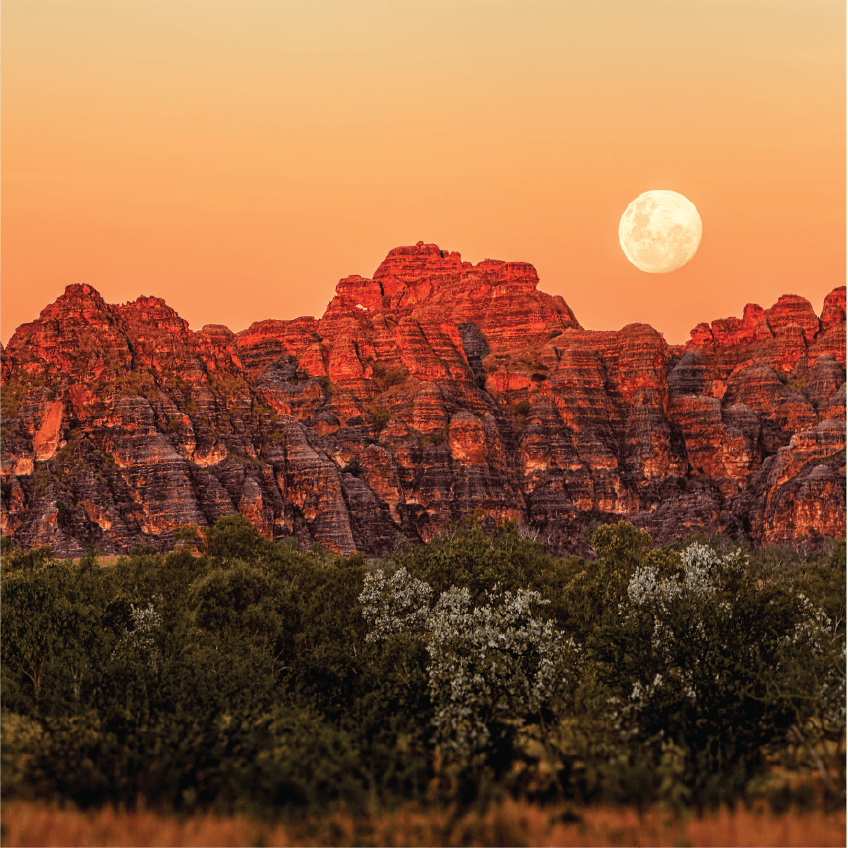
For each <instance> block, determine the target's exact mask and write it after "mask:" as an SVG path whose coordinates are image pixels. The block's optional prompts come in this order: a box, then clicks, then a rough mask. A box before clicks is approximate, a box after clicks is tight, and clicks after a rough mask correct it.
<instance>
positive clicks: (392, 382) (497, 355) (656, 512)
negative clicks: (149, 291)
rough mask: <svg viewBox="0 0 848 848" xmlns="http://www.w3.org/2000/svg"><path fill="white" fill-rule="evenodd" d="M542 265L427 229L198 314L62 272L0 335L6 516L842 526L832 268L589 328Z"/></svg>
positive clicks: (60, 543)
mask: <svg viewBox="0 0 848 848" xmlns="http://www.w3.org/2000/svg"><path fill="white" fill-rule="evenodd" d="M538 282H539V280H538V276H537V274H536V271H535V269H534V268H533V266H532V265H529V264H527V263H521V262H516V263H506V262H496V261H492V260H486V261H484V262H481V263H478V264H477V265H472V264H471V263H469V262H463V261H462V259H461V257H460V255H459V254H458V253H449V252H446V251H442V250H440V249H439V248H438V247H437V246H436V245H425V244H423V243H421V242H419V243H418V244H417V245H415V246H413V247H401V248H397V249H395V250H393V251H391V252H390V253H389V255H388V256H387V257H386V260H385V261H384V262H383V263H382V264H381V265H380V267H379V268H378V269H377V271H376V272H375V273H374V276H373V278H372V279H366V278H363V277H358V276H353V277H347V278H345V279H343V280H341V281H340V282H339V284H338V286H337V288H336V296H335V297H334V298H333V300H332V301H331V302H330V304H329V306H328V307H327V310H326V312H325V313H324V315H323V316H322V317H321V318H320V319H318V320H316V319H314V318H299V319H297V320H295V321H261V322H258V323H256V324H253V325H252V326H251V327H250V328H249V329H247V330H245V331H243V332H241V333H238V334H235V333H232V332H230V330H228V329H227V328H226V327H223V326H219V325H210V326H206V327H204V328H203V329H202V330H200V331H199V332H192V331H191V330H190V329H189V328H188V325H187V324H186V322H185V321H183V320H182V319H181V318H180V317H179V316H178V315H177V314H176V313H175V312H174V311H173V310H172V309H170V307H168V306H167V305H166V304H165V303H164V301H162V300H161V299H158V298H153V297H149V298H145V297H142V298H139V299H138V300H136V301H135V302H133V303H128V304H123V305H118V306H116V305H109V304H107V303H105V302H104V301H103V299H102V298H101V297H100V295H99V294H98V293H97V292H96V291H94V290H93V289H92V288H90V287H89V286H85V285H82V286H81V285H75V286H68V288H67V289H66V291H65V293H64V295H62V296H61V297H60V298H59V299H58V300H57V301H56V302H55V303H53V304H52V305H50V306H48V307H47V308H46V309H45V310H44V311H43V312H42V313H41V316H40V317H39V319H38V320H37V321H34V322H32V323H31V324H25V325H23V326H22V327H20V328H19V329H18V331H17V332H16V333H15V335H14V337H13V338H12V340H11V341H10V342H9V345H8V347H7V348H6V349H5V350H2V351H0V355H1V356H2V401H3V442H2V475H3V477H2V479H3V491H2V501H0V504H1V505H2V512H1V513H0V520H2V531H3V533H4V534H6V535H9V536H12V537H13V538H14V539H15V540H16V541H17V542H18V543H19V544H20V545H22V546H32V545H37V544H50V545H51V546H52V547H53V549H54V552H55V553H57V554H70V555H74V554H78V553H80V552H81V551H83V550H84V547H85V545H86V544H91V543H93V544H95V545H97V547H98V548H99V549H100V550H101V551H104V552H109V551H119V550H124V549H126V548H127V546H128V545H130V544H131V543H132V542H134V541H147V542H151V543H153V544H155V545H157V546H158V547H159V548H162V549H164V548H167V547H169V546H170V545H171V544H172V541H173V532H174V530H175V529H176V528H178V527H180V526H181V525H184V524H187V523H194V524H199V525H201V526H203V525H205V524H207V523H209V522H211V521H214V520H215V519H216V518H217V517H219V516H220V515H223V514H226V513H230V512H234V511H236V510H238V511H240V512H242V513H243V514H244V515H246V516H247V517H248V518H249V519H250V521H251V522H253V524H254V525H255V526H256V527H257V528H258V529H259V530H260V532H262V533H263V534H264V535H266V536H268V537H273V538H280V537H285V536H291V535H294V536H295V537H296V538H297V539H298V540H299V541H300V543H302V544H308V543H309V542H311V541H313V540H317V541H319V542H323V543H325V544H328V545H331V546H333V547H334V548H336V549H338V550H342V551H351V550H353V549H355V548H358V549H360V550H364V551H366V552H375V551H377V550H380V549H384V548H386V547H388V546H391V545H392V544H393V543H394V542H395V541H396V540H397V539H398V538H399V537H406V538H410V539H423V540H428V539H430V538H432V537H433V536H434V535H436V534H437V533H439V532H441V531H442V530H443V529H444V528H445V527H446V525H447V524H448V523H449V522H451V521H453V520H456V519H457V518H459V517H461V516H462V515H464V514H466V513H467V512H469V511H471V510H473V509H475V508H477V507H482V508H483V509H484V510H486V511H487V512H488V513H489V514H490V515H491V516H492V518H493V519H494V520H496V521H500V520H504V519H508V518H511V519H514V520H517V521H520V522H523V523H527V524H531V525H533V526H535V527H537V528H539V529H540V530H542V531H543V534H547V537H548V538H550V539H552V540H558V541H564V542H568V540H569V539H571V538H573V537H574V535H575V533H576V532H578V531H579V529H580V528H581V527H582V526H584V525H585V523H586V522H587V521H588V520H596V519H597V518H599V517H603V516H605V515H606V516H609V517H611V516H622V517H626V518H628V520H630V521H633V522H634V523H636V524H637V525H640V526H643V527H646V528H647V529H649V530H650V532H651V533H652V534H653V535H654V537H655V538H656V539H660V540H662V539H668V538H672V537H677V536H682V535H686V534H688V533H689V532H691V531H693V530H695V529H698V528H700V527H712V528H716V529H722V530H728V531H730V532H732V533H736V534H744V535H746V536H748V537H749V538H750V539H752V540H753V541H755V542H758V543H768V542H786V541H795V540H798V539H799V538H801V537H803V536H806V535H811V534H812V535H816V534H820V535H829V536H844V534H845V288H844V287H842V288H840V289H836V290H835V291H834V292H832V293H831V294H830V295H829V296H828V297H827V299H826V300H825V303H824V308H823V310H822V313H821V315H820V316H817V315H816V314H815V312H814V311H813V308H812V306H811V305H810V303H809V302H808V301H806V300H804V299H803V298H800V297H796V296H792V295H790V296H784V297H782V298H780V300H779V301H778V302H777V304H775V305H774V306H772V307H771V308H770V309H763V308H761V307H760V306H756V305H749V306H748V307H746V309H745V311H744V315H743V317H742V318H741V319H737V318H728V319H723V320H719V321H713V322H712V324H710V325H707V324H700V325H698V327H696V328H695V329H694V330H693V331H692V340H691V341H690V342H689V343H687V344H686V345H682V346H676V347H669V346H668V345H666V343H665V341H664V340H663V338H662V336H661V335H660V334H659V333H657V332H656V331H655V330H653V329H652V328H651V327H649V326H647V325H642V324H632V325H630V326H628V327H625V328H623V329H622V330H618V331H615V332H593V331H586V330H583V329H582V328H581V327H580V325H579V324H578V323H577V321H576V319H575V317H574V315H573V313H572V312H571V310H570V309H569V308H568V306H567V305H566V303H565V301H563V299H562V298H561V297H551V296H549V295H547V294H544V293H542V292H540V291H538V288H537V286H538Z"/></svg>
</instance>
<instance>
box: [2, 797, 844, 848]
mask: <svg viewBox="0 0 848 848" xmlns="http://www.w3.org/2000/svg"><path fill="white" fill-rule="evenodd" d="M574 819H579V820H577V821H575V820H574ZM2 844H3V846H12V845H33V846H45V848H47V846H102V845H114V846H142V845H157V846H182V845H189V846H237V845H245V846H255V845H267V846H271V845H558V846H569V845H585V846H595V845H656V846H664V845H668V846H671V845H691V846H701V845H703V846H742V845H746V846H795V845H828V846H829V845H845V811H844V810H842V811H839V812H834V813H827V814H825V813H821V812H811V813H782V814H779V815H776V814H773V813H771V812H767V811H752V810H743V809H738V810H736V811H735V812H731V811H729V810H722V811H720V812H718V813H713V814H710V815H707V816H705V817H703V818H697V817H694V816H693V817H674V816H672V815H670V814H669V813H665V812H662V811H659V810H654V811H650V812H647V813H643V814H642V815H641V816H640V815H639V814H638V813H637V812H636V811H635V810H628V809H611V808H606V809H605V808H589V809H581V810H579V811H577V814H576V815H575V814H574V811H572V810H568V811H566V810H565V809H564V808H560V809H548V808H545V809H542V808H540V807H535V806H531V805H527V804H521V803H517V802H514V801H504V802H502V803H501V804H499V805H498V806H497V807H494V808H492V809H491V810H490V811H489V812H488V813H486V814H484V815H474V814H467V815H463V816H456V815H455V814H453V813H451V812H450V811H448V810H428V811H422V810H420V809H414V808H411V807H405V808H401V809H399V810H395V811H392V812H385V813H380V814H375V813H370V814H367V815H364V816H360V817H356V818H354V817H352V816H350V815H347V814H341V813H339V814H336V815H333V816H330V817H328V818H326V819H322V820H318V821H314V822H309V823H305V824H298V825H282V824H271V823H266V822H261V821H258V820H256V819H249V818H245V817H241V816H235V817H228V818H220V817H216V816H212V815H197V816H192V817H189V818H185V819H179V818H177V817H174V816H165V815H160V814H157V813H153V812H149V811H139V812H125V811H119V810H115V809H114V808H105V809H102V810H98V811H94V812H80V811H77V810H73V809H67V808H66V809H59V808H57V807H51V806H47V805H44V804H37V803H31V802H26V801H10V802H6V803H4V804H3V807H2Z"/></svg>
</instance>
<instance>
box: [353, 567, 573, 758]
mask: <svg viewBox="0 0 848 848" xmlns="http://www.w3.org/2000/svg"><path fill="white" fill-rule="evenodd" d="M359 600H360V603H361V604H362V607H363V615H364V616H365V618H366V620H367V621H368V623H369V625H370V626H371V631H370V633H369V634H368V637H367V638H368V640H369V641H372V642H376V641H380V640H382V639H386V638H387V637H390V636H392V635H394V634H405V635H408V636H413V637H417V638H420V639H423V640H424V642H425V644H426V647H427V651H428V653H429V665H428V674H429V687H430V696H431V700H432V703H433V707H434V713H435V719H434V722H435V726H436V732H437V736H438V738H439V740H440V742H441V744H442V747H443V750H444V751H445V753H447V754H450V755H452V757H453V758H454V759H455V760H456V761H459V762H469V761H471V760H473V759H478V758H479V757H481V756H483V755H484V752H485V753H486V755H487V756H488V758H489V759H490V760H491V758H492V756H493V755H494V756H497V752H498V751H500V752H501V753H503V754H506V753H507V751H508V750H509V749H511V746H512V745H513V744H514V741H515V739H516V735H517V734H518V733H519V732H520V731H521V730H522V729H526V728H528V727H529V726H531V725H534V726H536V727H542V726H543V723H544V721H545V718H546V715H548V714H549V713H550V710H551V709H552V707H553V706H554V703H555V701H556V699H557V697H558V694H559V693H560V691H561V690H562V687H563V686H565V685H566V684H567V678H568V672H569V669H572V668H573V666H574V664H575V661H576V658H577V651H576V648H575V647H574V645H573V644H572V643H571V642H570V641H566V640H565V639H564V637H563V636H562V634H561V633H559V632H557V631H556V630H555V628H554V627H553V625H552V624H551V623H550V622H546V621H542V620H540V619H539V618H537V617H536V615H535V614H534V611H533V608H534V606H538V605H541V604H543V603H544V601H543V600H542V597H541V595H540V594H539V593H538V592H531V591H526V590H523V589H519V590H518V591H517V592H515V593H512V592H502V591H500V590H499V589H498V588H497V587H495V588H494V589H493V590H492V592H491V593H490V594H489V595H488V597H487V598H486V600H485V602H484V603H482V604H480V605H477V606H475V605H474V604H473V602H472V598H471V594H470V593H469V591H468V589H464V588H463V589H458V588H456V587H452V588H451V589H449V590H448V591H446V592H442V594H441V596H440V597H439V598H438V600H437V601H436V603H435V604H433V603H432V600H433V591H432V589H431V588H430V586H429V585H428V584H426V583H424V582H422V581H420V580H416V579H414V578H412V577H411V576H410V575H409V574H408V573H407V571H406V569H404V568H402V569H400V570H399V571H397V572H396V573H395V574H394V575H393V576H392V577H391V578H390V579H389V580H387V579H386V578H385V576H384V574H383V573H382V572H381V571H378V572H376V573H374V574H371V575H369V576H367V577H366V579H365V585H364V588H363V591H362V594H361V595H360V598H359ZM509 759H510V757H507V758H506V760H505V761H507V760H509Z"/></svg>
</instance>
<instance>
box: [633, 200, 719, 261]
mask: <svg viewBox="0 0 848 848" xmlns="http://www.w3.org/2000/svg"><path fill="white" fill-rule="evenodd" d="M703 231H704V230H703V225H702V223H701V216H700V215H699V214H698V210H697V209H696V208H695V205H694V204H693V203H692V202H691V201H690V200H687V199H686V198H685V197H684V196H683V195H682V194H678V193H677V192H676V191H664V190H655V191H646V192H645V193H644V194H640V195H639V196H638V197H637V198H636V200H634V201H633V202H632V203H631V204H630V205H629V206H628V207H627V209H626V210H625V211H624V214H623V215H622V216H621V223H620V224H619V225H618V239H619V241H620V242H621V249H622V250H623V251H624V254H625V256H627V258H628V259H629V260H630V261H631V262H632V263H633V264H634V265H635V266H636V267H637V268H639V269H640V270H642V271H646V272H647V273H649V274H668V273H669V272H670V271H674V270H676V269H677V268H680V267H681V266H682V265H685V264H686V263H687V262H688V261H689V260H690V259H691V258H692V257H693V256H694V255H695V252H696V251H697V250H698V245H700V243H701V236H702V235H703Z"/></svg>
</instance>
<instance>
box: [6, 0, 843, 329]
mask: <svg viewBox="0 0 848 848" xmlns="http://www.w3.org/2000/svg"><path fill="white" fill-rule="evenodd" d="M2 106H3V127H2V225H3V226H2V272H3V273H2V339H3V342H4V343H5V342H6V341H7V340H8V338H9V337H10V335H11V334H12V332H13V330H14V329H15V327H17V326H18V325H19V324H21V323H23V322H24V321H31V320H33V319H34V318H36V317H37V315H38V313H39V311H40V310H41V309H42V308H43V307H44V306H45V305H47V304H48V303H50V302H51V301H53V300H54V299H55V298H56V297H57V296H58V295H59V294H61V292H62V291H63V289H64V286H65V285H66V284H67V283H71V282H88V283H90V284H92V285H93V286H95V288H97V289H98V290H99V291H100V292H101V294H102V295H103V296H104V297H105V298H106V300H107V301H109V302H123V301H126V300H133V299H135V298H136V297H137V296H139V295H140V294H145V295H149V294H155V295H157V296H160V297H163V298H165V300H166V301H167V302H168V303H169V304H170V305H171V306H173V307H174V308H175V309H176V310H177V311H178V312H179V313H180V315H182V316H183V317H184V318H186V319H187V320H188V321H189V323H190V325H191V326H192V328H194V329H199V328H200V327H201V326H202V325H203V324H205V323H221V324H226V325H228V326H229V327H230V328H231V329H233V330H240V329H243V328H245V327H246V326H248V325H249V324H250V323H251V322H253V321H258V320H261V319H264V318H294V317H297V316H298V315H303V314H310V315H318V316H320V314H321V313H322V312H323V310H324V307H325V306H326V304H327V302H328V301H329V300H330V298H331V297H332V295H333V292H334V288H335V284H336V282H337V281H338V279H339V278H340V277H343V276H346V275H348V274H354V273H358V274H362V275H363V276H370V274H371V273H373V271H374V270H375V269H376V267H377V265H378V264H379V263H380V261H381V260H382V258H383V257H384V256H385V254H386V253H387V252H388V251H389V250H390V249H391V248H393V247H396V246H398V245H402V244H414V243H415V242H416V241H419V240H424V241H427V242H436V243H437V244H439V245H440V246H441V247H443V248H445V249H449V250H458V251H460V252H461V253H462V255H463V258H465V259H468V260H471V261H473V262H477V261H479V260H481V259H484V258H486V257H491V258H494V259H506V260H524V261H528V262H532V263H533V264H534V265H535V266H536V268H537V270H538V272H539V276H540V277H541V285H540V288H542V289H543V290H545V291H547V292H550V293H552V294H561V295H563V297H564V298H565V300H566V301H567V302H568V304H569V305H570V306H571V308H572V309H573V310H574V312H575V314H576V316H577V319H578V320H579V321H580V322H581V323H582V324H583V326H585V327H588V328H598V329H605V328H618V327H621V326H623V325H624V324H628V323H630V322H633V321H645V322H647V323H650V324H652V325H653V326H654V327H656V328H657V329H658V330H660V331H662V332H663V333H665V336H666V339H667V340H668V341H670V342H680V341H684V340H685V339H687V338H688V331H689V329H691V328H692V327H694V326H695V324H697V323H698V322H699V321H703V320H712V319H714V318H720V317H726V316H728V315H734V314H735V315H740V316H741V314H742V308H743V307H744V305H745V303H747V302H749V301H755V302H759V303H760V304H761V305H763V306H769V305H771V304H772V303H773V302H774V301H775V300H776V299H777V297H778V296H779V295H781V294H784V293H795V294H801V295H803V296H805V297H807V298H809V299H810V300H811V301H812V303H813V306H814V308H815V309H816V310H817V311H819V310H820V309H821V304H822V300H823V298H824V296H825V294H826V293H827V292H829V291H830V290H831V289H832V288H833V287H835V286H837V285H842V284H843V283H844V281H845V226H846V225H845V127H846V113H845V4H844V2H842V0H639V2H634V0H585V2H582V3H578V2H571V1H570V0H569V2H565V0H510V2H498V0H439V1H438V2H435V0H421V2H415V3H405V2H397V1H396V0H380V2H377V1H376V0H356V2H350V0H332V2H329V0H309V2H303V0H120V2H115V0H5V2H4V4H3V75H2ZM649 189H672V190H674V191H677V192H680V193H681V194H683V195H685V196H686V197H688V198H689V199H690V200H691V201H692V202H693V203H694V204H695V205H696V206H697V208H698V211H699V212H700V214H701V218H702V220H703V225H704V236H703V241H702V243H701V247H700V250H699V251H698V254H697V255H696V256H695V258H694V259H693V260H692V261H691V262H690V263H689V264H688V265H686V266H685V267H684V268H683V269H681V270H680V271H677V272H675V273H672V274H661V275H652V274H646V273H643V272H642V271H639V270H638V269H637V268H636V267H634V266H633V265H631V264H630V263H629V262H628V261H627V259H626V258H625V256H624V254H623V252H622V251H621V248H620V247H619V244H618V222H619V219H620V217H621V215H622V213H623V212H624V210H625V208H626V207H627V205H628V204H629V203H630V201H631V200H633V199H634V198H635V197H636V196H637V195H639V194H641V193H642V192H644V191H647V190H649Z"/></svg>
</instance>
